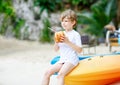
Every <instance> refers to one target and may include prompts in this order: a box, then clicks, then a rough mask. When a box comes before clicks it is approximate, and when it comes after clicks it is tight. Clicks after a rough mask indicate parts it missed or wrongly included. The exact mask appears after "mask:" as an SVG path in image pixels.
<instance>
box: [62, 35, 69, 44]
mask: <svg viewBox="0 0 120 85" xmlns="http://www.w3.org/2000/svg"><path fill="white" fill-rule="evenodd" d="M60 42H63V43H68V42H69V39H68V38H67V37H65V36H62V37H61V38H60Z"/></svg>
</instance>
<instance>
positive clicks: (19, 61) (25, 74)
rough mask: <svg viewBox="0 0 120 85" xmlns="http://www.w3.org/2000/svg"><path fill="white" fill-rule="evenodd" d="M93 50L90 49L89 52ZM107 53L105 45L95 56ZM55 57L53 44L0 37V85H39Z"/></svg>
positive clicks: (116, 49) (55, 80) (53, 84)
mask: <svg viewBox="0 0 120 85" xmlns="http://www.w3.org/2000/svg"><path fill="white" fill-rule="evenodd" d="M93 49H94V48H91V49H90V50H91V52H93ZM112 50H113V51H120V47H113V49H112ZM87 51H88V48H85V50H84V52H86V53H87ZM109 53H110V52H109V47H107V46H105V44H101V45H99V46H96V54H109ZM57 55H59V52H55V51H54V50H53V44H49V43H45V44H42V43H39V42H37V41H25V40H24V41H21V40H16V39H6V38H5V37H2V36H0V85H40V82H41V79H42V76H43V73H44V71H45V70H46V69H47V68H48V67H49V65H50V61H51V60H52V59H53V58H54V57H55V56H57ZM81 55H83V54H81ZM93 55H94V54H93ZM55 77H56V75H53V76H51V82H50V85H57V79H56V78H55Z"/></svg>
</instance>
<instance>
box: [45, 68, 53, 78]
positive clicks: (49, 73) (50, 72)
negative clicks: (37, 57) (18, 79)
mask: <svg viewBox="0 0 120 85" xmlns="http://www.w3.org/2000/svg"><path fill="white" fill-rule="evenodd" d="M51 75H52V71H51V70H47V71H45V73H44V76H45V77H47V78H49V77H50V76H51Z"/></svg>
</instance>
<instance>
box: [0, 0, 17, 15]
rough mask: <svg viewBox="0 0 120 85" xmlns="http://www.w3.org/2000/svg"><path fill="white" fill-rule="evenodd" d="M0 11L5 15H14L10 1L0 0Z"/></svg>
mask: <svg viewBox="0 0 120 85" xmlns="http://www.w3.org/2000/svg"><path fill="white" fill-rule="evenodd" d="M0 13H4V14H5V15H7V16H14V14H15V13H14V8H13V6H12V4H11V1H9V0H7V1H4V0H0Z"/></svg>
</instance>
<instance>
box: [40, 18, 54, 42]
mask: <svg viewBox="0 0 120 85" xmlns="http://www.w3.org/2000/svg"><path fill="white" fill-rule="evenodd" d="M43 24H44V28H43V29H42V31H41V33H40V41H41V42H51V40H52V39H51V31H50V30H49V28H48V27H51V25H50V21H49V20H48V18H45V19H44V20H43Z"/></svg>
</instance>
